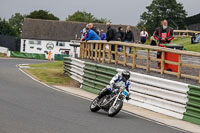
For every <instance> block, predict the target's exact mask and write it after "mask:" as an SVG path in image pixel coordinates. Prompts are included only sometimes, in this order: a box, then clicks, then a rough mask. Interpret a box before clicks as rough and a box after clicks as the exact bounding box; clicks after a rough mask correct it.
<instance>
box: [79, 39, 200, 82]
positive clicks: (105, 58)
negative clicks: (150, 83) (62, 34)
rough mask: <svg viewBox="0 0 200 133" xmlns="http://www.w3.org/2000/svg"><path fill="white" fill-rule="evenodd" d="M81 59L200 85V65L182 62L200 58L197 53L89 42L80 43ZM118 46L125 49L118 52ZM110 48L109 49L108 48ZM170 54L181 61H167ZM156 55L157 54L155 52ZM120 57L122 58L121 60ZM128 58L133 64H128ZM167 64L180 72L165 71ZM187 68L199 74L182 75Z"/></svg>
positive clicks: (156, 47) (115, 43) (124, 44)
mask: <svg viewBox="0 0 200 133" xmlns="http://www.w3.org/2000/svg"><path fill="white" fill-rule="evenodd" d="M80 44H81V45H80V58H82V59H84V58H85V59H92V60H94V61H97V62H98V63H102V64H104V63H105V62H107V63H115V64H121V65H123V66H131V67H132V69H135V68H140V69H145V70H146V71H147V72H150V71H154V72H159V73H160V74H170V75H175V76H177V78H181V77H184V78H189V79H194V80H198V81H199V83H200V65H198V64H187V63H184V62H182V56H193V57H200V53H197V52H190V51H181V50H175V49H169V48H163V47H158V46H150V45H142V44H135V43H124V42H118V41H110V42H107V41H88V42H80ZM94 45H95V48H94ZM112 45H114V50H111V47H112ZM118 45H120V46H122V47H123V51H122V52H118ZM106 46H107V47H108V49H107V48H106ZM127 47H130V48H131V49H132V52H131V54H129V53H126V49H127ZM141 49H142V50H143V51H144V50H145V51H146V55H141V54H138V53H137V52H138V51H139V50H140V51H141ZM153 51H159V52H161V58H157V57H155V56H152V55H151V53H152V52H153ZM166 52H168V53H176V54H178V55H179V61H178V62H173V61H169V60H166V59H165V54H166ZM154 53H155V52H154ZM112 54H114V55H115V60H113V59H112V58H111V57H112ZM118 56H121V57H120V59H121V60H119V59H118V58H119V57H118ZM127 57H128V59H129V60H130V58H131V59H132V61H131V62H127ZM138 59H140V60H145V63H146V65H141V64H138V63H137V62H136V60H138ZM151 62H160V63H161V68H160V69H158V68H157V67H152V66H151V65H150V64H151ZM165 64H172V65H177V66H178V72H172V71H167V70H165ZM182 67H187V68H188V69H189V68H193V69H197V71H198V74H197V75H192V74H186V73H182V71H181V68H182Z"/></svg>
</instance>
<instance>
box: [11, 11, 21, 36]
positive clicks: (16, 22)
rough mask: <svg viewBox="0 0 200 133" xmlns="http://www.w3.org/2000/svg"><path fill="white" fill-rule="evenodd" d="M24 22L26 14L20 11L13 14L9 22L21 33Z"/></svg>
mask: <svg viewBox="0 0 200 133" xmlns="http://www.w3.org/2000/svg"><path fill="white" fill-rule="evenodd" d="M23 22H24V15H21V14H20V13H15V15H12V16H11V18H10V19H9V24H10V25H11V26H12V27H13V28H15V29H16V31H17V33H18V34H19V35H20V34H21V31H22V25H23Z"/></svg>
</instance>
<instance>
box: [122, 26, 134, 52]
mask: <svg viewBox="0 0 200 133" xmlns="http://www.w3.org/2000/svg"><path fill="white" fill-rule="evenodd" d="M124 42H127V43H131V42H134V36H133V32H132V31H131V27H130V26H127V28H126V32H125V38H124ZM130 51H131V50H130V47H127V48H126V52H127V53H130Z"/></svg>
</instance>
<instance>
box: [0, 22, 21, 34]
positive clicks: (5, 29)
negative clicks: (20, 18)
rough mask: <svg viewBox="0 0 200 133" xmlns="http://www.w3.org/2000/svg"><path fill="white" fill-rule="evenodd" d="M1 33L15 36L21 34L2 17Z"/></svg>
mask: <svg viewBox="0 0 200 133" xmlns="http://www.w3.org/2000/svg"><path fill="white" fill-rule="evenodd" d="M0 34H1V35H7V36H15V37H18V36H19V34H18V33H17V31H16V29H15V28H13V27H12V26H11V25H10V24H9V23H8V22H7V21H6V20H5V19H3V20H2V19H1V18H0Z"/></svg>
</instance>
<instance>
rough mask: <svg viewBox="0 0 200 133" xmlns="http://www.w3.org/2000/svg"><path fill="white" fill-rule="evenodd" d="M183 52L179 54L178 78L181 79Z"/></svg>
mask: <svg viewBox="0 0 200 133" xmlns="http://www.w3.org/2000/svg"><path fill="white" fill-rule="evenodd" d="M181 63H182V61H181V54H179V57H178V73H177V78H178V79H180V77H181Z"/></svg>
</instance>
